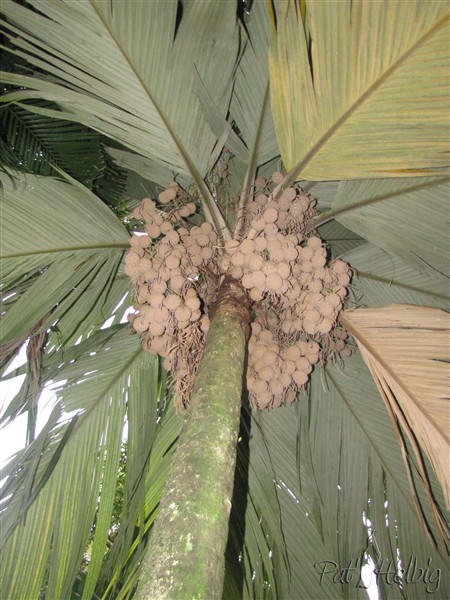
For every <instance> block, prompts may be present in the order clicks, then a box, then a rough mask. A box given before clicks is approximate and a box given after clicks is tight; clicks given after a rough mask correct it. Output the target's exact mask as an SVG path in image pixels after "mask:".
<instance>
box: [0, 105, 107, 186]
mask: <svg viewBox="0 0 450 600" xmlns="http://www.w3.org/2000/svg"><path fill="white" fill-rule="evenodd" d="M37 105H38V106H41V107H44V106H45V107H47V108H49V106H50V105H49V103H48V102H47V103H43V102H38V103H37ZM1 123H2V127H3V132H4V138H5V139H4V141H5V143H6V144H7V145H8V146H9V147H10V148H11V150H12V153H13V157H14V158H13V160H11V159H10V160H9V161H8V163H7V164H6V166H8V167H11V168H15V169H18V170H21V171H26V172H30V173H34V174H36V175H54V176H55V175H57V172H56V171H55V170H54V168H53V167H54V166H56V167H59V168H61V169H62V170H64V171H66V172H67V173H68V174H69V175H71V176H72V177H75V178H76V179H78V181H81V182H82V183H83V184H84V185H86V186H87V187H92V183H93V180H94V179H95V178H96V177H98V175H99V173H100V172H101V171H102V169H103V156H102V151H101V146H100V136H99V135H98V133H96V132H94V131H92V130H89V129H88V128H87V127H83V126H82V125H79V124H77V123H72V122H70V121H60V120H59V119H52V118H49V117H45V116H41V115H37V114H34V113H33V112H30V111H29V110H27V107H26V105H25V106H14V105H8V106H6V107H3V109H2V111H1Z"/></svg>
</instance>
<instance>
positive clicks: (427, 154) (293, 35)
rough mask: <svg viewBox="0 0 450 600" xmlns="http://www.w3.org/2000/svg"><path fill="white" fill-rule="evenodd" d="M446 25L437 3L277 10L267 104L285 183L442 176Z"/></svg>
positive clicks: (445, 133) (441, 5)
mask: <svg viewBox="0 0 450 600" xmlns="http://www.w3.org/2000/svg"><path fill="white" fill-rule="evenodd" d="M448 19H449V14H448V5H447V3H446V2H444V1H440V0H439V1H433V2H427V3H423V2H421V1H420V0H414V1H412V2H408V3H405V2H392V3H390V5H389V10H385V6H384V5H383V4H381V3H379V2H352V1H351V0H345V1H344V2H333V1H331V0H327V1H324V2H315V1H307V2H305V11H304V12H302V11H299V10H297V6H296V5H295V4H294V3H280V4H279V6H278V13H277V29H276V32H274V33H273V37H272V40H271V50H270V57H269V58H270V63H269V67H270V80H271V104H272V111H273V115H274V121H275V125H276V131H277V137H278V142H279V144H280V149H281V154H282V157H283V160H284V163H285V165H286V168H287V169H288V170H289V171H291V172H290V174H289V180H290V181H293V180H295V179H299V178H303V179H310V180H327V181H328V180H332V179H355V178H359V179H362V178H378V177H393V176H404V175H408V174H409V175H411V174H412V175H427V174H433V173H436V172H437V171H439V169H441V168H442V167H445V166H447V164H448V158H447V151H448V128H447V120H448V107H449V104H448V102H449V99H448V68H449V65H448V60H449V52H448V30H447V28H448ZM399 115H401V117H399Z"/></svg>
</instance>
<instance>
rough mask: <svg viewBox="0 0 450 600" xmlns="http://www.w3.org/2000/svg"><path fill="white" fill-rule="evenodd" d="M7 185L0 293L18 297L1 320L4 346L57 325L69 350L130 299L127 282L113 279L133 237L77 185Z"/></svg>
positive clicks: (36, 179) (32, 179)
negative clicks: (74, 341) (73, 342)
mask: <svg viewBox="0 0 450 600" xmlns="http://www.w3.org/2000/svg"><path fill="white" fill-rule="evenodd" d="M2 179H3V190H4V193H3V196H2V198H1V209H2V219H3V223H2V226H3V229H2V236H1V242H0V260H1V268H2V288H1V291H2V296H5V295H7V294H13V293H14V294H15V295H14V296H13V297H12V299H13V300H14V302H12V303H10V304H9V305H8V309H7V312H6V314H4V315H3V317H2V331H1V344H2V345H3V344H6V343H8V342H10V341H11V340H13V339H16V338H20V337H22V336H23V335H24V334H25V333H27V332H29V331H30V330H31V329H32V328H34V327H35V326H36V325H37V323H39V327H40V328H41V330H45V329H47V328H49V327H52V326H55V324H56V323H57V324H58V325H57V327H58V329H59V330H60V331H63V330H64V339H65V342H66V343H67V342H68V341H69V340H70V339H74V338H75V337H76V336H79V335H80V334H81V333H86V332H87V331H88V330H89V329H90V328H92V326H93V325H94V323H95V322H97V324H98V325H101V324H102V323H103V322H104V321H105V320H106V319H107V318H108V317H110V316H111V311H112V309H113V308H114V306H115V305H116V304H117V303H118V302H119V300H120V299H121V298H122V296H123V295H124V294H125V293H126V291H127V287H128V283H127V281H126V280H125V279H122V282H121V283H118V281H116V282H114V278H115V276H116V274H117V270H118V268H119V264H120V262H121V259H122V255H123V252H124V250H125V249H126V248H127V246H128V239H129V235H128V233H127V231H126V229H125V228H124V227H123V225H122V224H121V223H120V222H119V220H118V219H117V217H115V216H114V215H113V213H112V212H111V211H110V210H109V209H108V208H107V207H106V206H105V205H104V204H103V202H101V200H99V199H98V198H97V197H96V196H95V195H94V194H92V193H91V192H90V191H89V190H87V189H86V188H84V187H83V186H81V185H79V184H76V183H75V182H68V181H60V180H57V179H52V178H46V177H40V176H36V175H26V176H21V179H20V180H19V179H16V180H14V181H11V180H10V179H9V178H8V177H7V176H3V177H2ZM49 198H50V199H51V202H49ZM18 215H20V218H18ZM27 279H28V280H29V281H28V285H26V286H23V285H22V282H24V281H25V280H27ZM112 291H113V292H114V293H113V294H112V293H111V292H112ZM69 309H70V311H69ZM86 319H88V320H87V321H86Z"/></svg>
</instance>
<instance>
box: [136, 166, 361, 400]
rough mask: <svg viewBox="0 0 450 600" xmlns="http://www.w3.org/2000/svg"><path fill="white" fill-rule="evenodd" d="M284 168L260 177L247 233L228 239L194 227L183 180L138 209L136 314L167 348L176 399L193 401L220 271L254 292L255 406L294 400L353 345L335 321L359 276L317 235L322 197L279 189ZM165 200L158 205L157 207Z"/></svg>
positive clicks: (162, 349) (152, 339) (140, 327)
mask: <svg viewBox="0 0 450 600" xmlns="http://www.w3.org/2000/svg"><path fill="white" fill-rule="evenodd" d="M280 177H282V175H281V174H279V173H275V174H274V175H273V177H272V179H271V180H270V181H268V182H267V181H265V180H257V181H256V182H255V194H254V197H253V199H252V200H251V201H250V202H249V204H248V206H247V207H246V213H245V221H244V226H243V228H242V233H241V236H240V238H239V239H233V240H229V241H227V242H226V243H225V244H224V245H220V243H219V238H218V235H217V233H216V232H215V231H214V229H213V227H212V226H211V225H210V224H209V223H203V224H202V225H200V226H191V225H189V222H188V220H187V219H188V217H190V216H191V215H192V214H193V213H194V212H195V209H196V205H195V204H194V203H193V202H192V200H191V198H190V196H189V195H188V194H187V193H186V192H185V190H183V189H182V188H180V187H179V186H178V185H177V184H176V183H175V182H174V183H172V184H171V185H170V186H169V187H168V188H167V189H166V190H164V191H163V192H161V193H160V194H159V197H158V201H159V202H158V205H157V204H156V203H155V202H153V201H152V200H149V199H145V200H143V201H142V203H141V205H140V206H139V207H138V208H137V209H136V210H135V211H134V216H135V217H136V218H137V219H139V220H141V221H143V223H144V231H143V232H140V233H139V234H135V235H133V236H132V238H131V246H132V247H131V249H130V250H129V252H128V253H127V255H126V258H125V265H126V266H125V270H126V273H127V274H128V275H129V276H130V277H131V279H132V281H133V283H134V285H135V298H136V304H135V307H134V308H135V309H136V313H135V314H134V315H133V316H132V317H131V321H132V324H133V327H134V329H135V331H137V332H138V333H140V335H141V336H142V338H143V343H144V347H145V348H146V349H147V350H148V351H149V352H151V353H154V354H159V355H160V356H161V357H163V359H164V362H163V365H164V367H165V368H166V369H167V370H170V371H171V373H172V377H173V380H174V383H175V391H176V398H177V399H178V407H180V408H181V407H185V406H186V405H187V403H188V400H189V394H190V391H191V387H192V383H193V380H194V377H195V372H196V369H197V365H198V362H199V360H200V356H201V351H202V348H203V345H204V338H205V334H206V332H207V331H208V328H209V318H208V307H209V304H210V301H211V300H212V299H213V297H214V293H215V291H216V289H217V285H218V281H219V279H220V276H221V275H223V274H225V273H228V274H229V275H231V276H232V277H233V278H234V279H236V280H238V281H239V282H240V283H241V285H242V286H243V287H244V288H245V289H246V290H247V291H248V295H249V298H250V299H251V301H252V302H253V308H254V314H255V315H256V318H255V321H254V322H253V323H252V328H251V337H250V340H249V360H248V370H247V389H248V393H249V399H250V404H251V406H252V407H253V408H257V409H264V408H275V407H278V406H280V405H282V404H285V403H290V402H293V401H294V400H295V398H296V397H297V393H298V391H299V390H301V389H304V387H305V386H306V384H307V382H308V380H309V375H310V373H311V371H312V369H313V367H314V365H316V364H318V363H320V362H325V360H326V359H330V358H335V357H336V356H340V357H344V356H346V355H348V354H349V353H350V350H349V347H348V346H347V345H346V341H347V334H346V332H345V331H343V330H342V329H341V328H339V327H338V326H337V325H336V323H337V317H338V315H339V312H340V311H341V310H342V308H343V305H344V302H345V299H346V296H347V292H348V286H349V283H350V279H351V270H350V268H349V266H348V265H347V264H346V263H345V262H343V261H341V260H334V261H332V262H331V263H329V264H328V261H327V250H326V248H325V246H324V244H323V242H322V240H321V239H320V238H319V237H318V236H317V235H315V234H314V231H313V227H312V220H313V218H314V216H315V215H316V211H315V208H314V207H315V200H314V199H313V198H311V197H310V196H308V195H307V194H305V193H304V192H303V191H302V190H301V189H300V188H299V187H298V186H292V187H289V188H287V189H285V190H284V191H283V192H282V193H281V194H279V195H278V196H277V197H276V198H274V197H273V193H272V192H273V189H274V187H275V185H276V184H277V183H279V181H280ZM158 206H159V207H158Z"/></svg>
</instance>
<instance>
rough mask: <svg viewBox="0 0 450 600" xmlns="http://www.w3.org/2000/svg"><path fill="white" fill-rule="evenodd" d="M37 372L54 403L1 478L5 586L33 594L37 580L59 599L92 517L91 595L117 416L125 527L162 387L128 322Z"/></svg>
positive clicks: (135, 504) (113, 475) (121, 555)
mask: <svg viewBox="0 0 450 600" xmlns="http://www.w3.org/2000/svg"><path fill="white" fill-rule="evenodd" d="M74 356H76V359H74ZM44 378H45V381H49V380H50V378H51V380H52V381H53V382H54V385H56V387H57V396H58V402H57V405H56V409H55V411H54V413H53V414H52V415H51V418H50V419H49V421H48V423H47V425H46V427H45V428H44V429H43V431H42V432H41V434H40V435H39V436H38V437H37V438H36V440H35V442H33V443H32V444H31V445H30V446H29V447H28V448H27V449H26V450H24V452H23V454H22V456H21V457H19V459H18V460H16V463H15V469H12V470H11V473H10V475H9V479H8V482H7V483H9V485H8V486H7V490H8V493H9V494H12V497H13V499H14V501H9V502H8V503H7V505H6V506H5V508H4V511H3V515H2V517H3V523H4V533H5V540H4V542H5V543H4V547H3V549H2V561H1V562H2V569H3V570H4V576H3V586H4V587H3V592H4V593H7V595H8V596H10V597H37V595H38V592H39V590H40V589H41V588H42V586H45V587H46V594H47V596H48V597H66V596H67V595H68V594H69V592H70V589H71V587H72V585H73V582H74V580H75V577H76V575H77V573H78V570H79V568H80V563H81V560H82V556H83V552H84V551H85V548H86V545H87V542H88V538H89V537H90V535H91V529H92V526H93V524H94V523H95V534H94V538H93V542H92V546H91V554H90V567H89V574H88V578H87V580H86V584H85V585H86V588H85V597H91V593H92V590H93V589H94V586H95V583H96V582H97V579H98V576H99V573H100V569H101V566H102V562H103V557H104V553H105V550H106V541H107V535H108V530H109V527H110V523H111V513H112V509H113V500H114V494H115V487H116V480H117V469H118V462H119V458H120V448H121V442H122V437H123V428H124V422H125V417H127V423H128V434H127V436H128V450H127V453H128V454H127V492H126V494H127V498H128V501H127V506H128V510H129V512H128V514H127V515H126V516H124V518H123V523H122V524H123V525H124V524H126V523H128V528H129V526H130V525H129V524H130V522H132V523H133V525H134V523H135V522H136V519H137V518H138V515H139V513H140V509H141V507H142V506H143V501H144V491H145V488H144V474H145V472H146V467H147V464H148V459H149V457H150V452H151V449H152V446H153V443H154V440H155V439H156V438H157V436H158V435H159V434H160V433H161V432H162V437H163V438H164V431H163V430H162V429H161V427H158V426H157V425H156V422H157V419H156V418H157V411H158V407H159V408H160V409H161V408H162V398H163V396H164V388H163V387H160V386H158V361H157V360H156V359H155V357H151V356H150V355H148V354H147V353H145V352H143V351H142V349H141V347H140V342H139V340H138V338H137V336H135V335H132V334H130V331H129V330H128V327H126V326H125V327H124V326H121V327H119V328H114V329H113V330H112V331H108V330H105V331H101V332H98V333H97V334H95V335H94V336H92V337H91V338H89V339H88V340H86V342H82V343H81V344H80V345H78V346H75V347H73V349H72V351H71V353H64V351H60V352H57V353H54V354H52V355H50V356H49V357H48V359H47V362H46V363H45V365H44ZM61 414H62V415H65V416H64V418H63V420H61V419H60V415H61ZM70 414H72V415H74V414H75V416H73V417H70V416H69V415H70ZM64 436H66V438H65V439H64ZM165 439H166V444H169V445H171V444H173V439H172V438H170V439H169V440H167V438H165ZM63 442H64V443H63ZM167 447H168V446H167V445H166V451H167ZM81 448H82V452H80V449H81ZM162 453H164V452H162ZM17 474H20V476H19V477H18V476H17ZM37 489H39V491H40V493H39V494H35V492H36V490H37ZM36 496H37V497H36ZM132 513H133V514H132ZM25 516H26V518H25ZM128 535H129V534H128ZM30 545H31V546H33V548H34V554H33V557H32V558H31V557H30V555H29V548H30ZM49 552H52V560H51V561H50V562H48V558H49ZM127 554H128V546H127V545H126V544H125V545H121V551H118V552H117V560H118V561H119V562H120V563H122V562H125V560H126V557H127ZM24 561H31V563H30V562H28V563H25V562H24ZM25 564H26V565H27V566H26V568H25ZM30 564H32V565H33V568H30ZM47 569H48V573H47ZM25 571H26V572H27V574H26V573H25Z"/></svg>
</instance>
